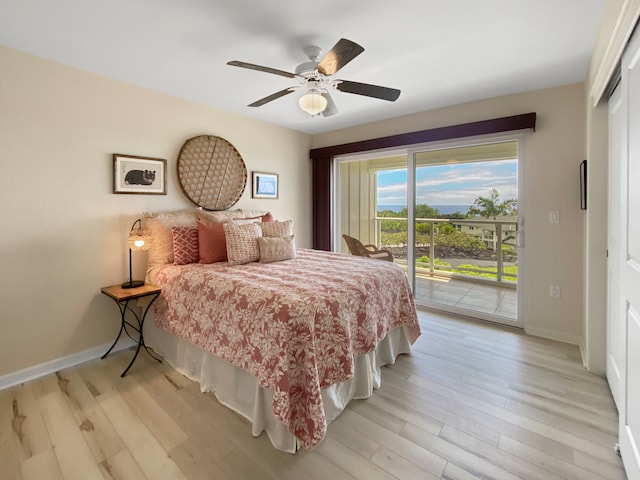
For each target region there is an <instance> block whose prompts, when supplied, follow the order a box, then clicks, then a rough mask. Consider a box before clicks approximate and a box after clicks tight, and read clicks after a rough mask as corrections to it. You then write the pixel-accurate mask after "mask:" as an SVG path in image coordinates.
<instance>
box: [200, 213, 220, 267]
mask: <svg viewBox="0 0 640 480" xmlns="http://www.w3.org/2000/svg"><path fill="white" fill-rule="evenodd" d="M197 225H198V243H199V247H200V249H199V252H200V260H199V261H200V263H215V262H225V261H226V260H227V241H226V239H225V236H224V223H219V222H213V223H207V222H201V221H200V220H198V221H197Z"/></svg>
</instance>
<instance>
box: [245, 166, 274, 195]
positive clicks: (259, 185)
mask: <svg viewBox="0 0 640 480" xmlns="http://www.w3.org/2000/svg"><path fill="white" fill-rule="evenodd" d="M251 197H252V198H278V174H277V173H262V172H253V189H252V191H251Z"/></svg>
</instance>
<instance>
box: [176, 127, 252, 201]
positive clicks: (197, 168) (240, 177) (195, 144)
mask: <svg viewBox="0 0 640 480" xmlns="http://www.w3.org/2000/svg"><path fill="white" fill-rule="evenodd" d="M178 180H179V181H180V187H182V191H183V192H184V193H185V195H186V196H187V197H189V200H191V201H192V202H193V203H195V204H196V205H198V206H200V207H202V208H204V209H205V210H226V209H228V208H229V207H231V206H233V205H234V204H235V203H236V202H237V201H238V200H240V197H241V196H242V193H243V192H244V189H245V187H246V185H247V167H246V165H245V164H244V160H242V157H241V156H240V153H238V151H237V150H236V148H235V147H234V146H233V145H231V144H230V143H229V142H228V141H226V140H225V139H224V138H220V137H215V136H213V135H200V136H198V137H193V138H190V139H189V140H187V141H186V142H184V145H183V146H182V148H181V149H180V153H179V154H178Z"/></svg>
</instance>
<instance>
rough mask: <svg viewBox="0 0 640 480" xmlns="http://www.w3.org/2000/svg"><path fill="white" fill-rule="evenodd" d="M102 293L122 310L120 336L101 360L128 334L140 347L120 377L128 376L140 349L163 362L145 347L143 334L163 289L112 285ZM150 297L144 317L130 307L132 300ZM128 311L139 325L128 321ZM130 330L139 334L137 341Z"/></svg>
mask: <svg viewBox="0 0 640 480" xmlns="http://www.w3.org/2000/svg"><path fill="white" fill-rule="evenodd" d="M100 291H101V292H102V293H104V294H105V295H106V296H108V297H110V298H112V299H113V301H114V302H116V304H117V305H118V308H119V309H120V319H121V324H120V331H119V332H118V336H117V337H116V339H115V340H114V342H113V345H111V347H110V348H109V350H107V353H105V354H104V355H103V356H102V357H101V358H102V359H104V358H106V357H107V355H109V353H111V350H113V347H115V346H116V344H117V343H118V340H120V337H121V336H122V332H124V333H126V334H127V336H128V337H129V338H130V339H131V340H133V341H134V342H137V343H138V346H137V348H136V353H135V354H134V355H133V358H132V359H131V362H129V365H128V366H127V368H125V369H124V372H122V374H121V375H120V376H121V377H124V376H125V375H126V374H127V372H128V371H129V369H130V368H131V365H133V362H135V361H136V358H137V357H138V353H139V352H140V347H144V349H145V350H146V351H147V353H148V354H149V355H150V356H151V358H153V359H154V360H157V361H158V362H161V360H160V359H159V358H158V357H156V356H155V355H154V354H153V353H151V351H150V350H149V348H148V347H147V346H146V345H145V343H144V335H143V333H142V330H143V327H144V319H145V317H146V316H147V312H148V311H149V308H151V305H152V304H153V302H155V300H156V298H158V297H159V296H160V292H161V291H162V289H161V288H160V287H156V286H155V285H149V284H144V285H142V286H141V287H136V288H122V286H121V285H112V286H110V287H102V288H101V289H100ZM149 296H150V297H151V300H150V301H149V303H148V304H147V306H146V308H145V309H144V312H143V313H142V316H140V315H139V314H138V312H136V311H135V310H134V309H133V308H131V307H130V306H129V302H130V301H131V300H135V299H138V298H142V297H149ZM127 311H129V312H130V313H131V314H133V316H134V318H135V319H136V322H137V325H134V324H133V323H131V322H129V321H127V319H126V313H127ZM130 329H131V330H133V331H135V332H138V338H137V339H136V338H134V337H133V336H132V334H131V332H130V331H129V330H130Z"/></svg>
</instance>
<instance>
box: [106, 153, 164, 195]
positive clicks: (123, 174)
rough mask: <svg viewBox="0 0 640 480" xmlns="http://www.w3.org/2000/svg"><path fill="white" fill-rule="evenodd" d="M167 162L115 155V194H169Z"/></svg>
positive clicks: (158, 159) (159, 159)
mask: <svg viewBox="0 0 640 480" xmlns="http://www.w3.org/2000/svg"><path fill="white" fill-rule="evenodd" d="M166 171H167V161H166V160H164V159H162V158H149V157H135V156H133V155H122V154H119V153H114V154H113V193H146V194H150V195H166V194H167V177H166Z"/></svg>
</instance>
